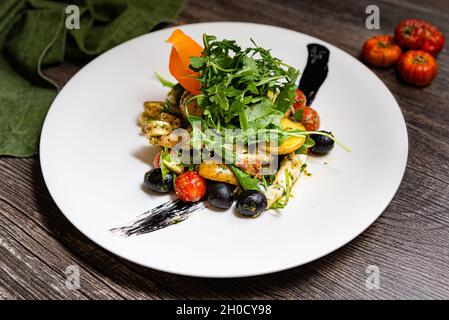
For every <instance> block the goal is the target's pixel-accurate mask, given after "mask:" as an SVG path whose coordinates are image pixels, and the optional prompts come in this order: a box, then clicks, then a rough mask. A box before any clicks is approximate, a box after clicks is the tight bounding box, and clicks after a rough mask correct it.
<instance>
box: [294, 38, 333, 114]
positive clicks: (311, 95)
mask: <svg viewBox="0 0 449 320" xmlns="http://www.w3.org/2000/svg"><path fill="white" fill-rule="evenodd" d="M307 50H309V55H308V57H307V65H306V67H305V68H304V72H303V73H302V76H301V81H300V82H299V86H298V88H299V89H301V91H302V92H304V94H305V96H306V98H307V105H308V106H310V105H312V102H313V100H314V99H315V95H316V93H317V92H318V89H320V87H321V85H322V84H323V82H324V80H326V77H327V74H328V72H329V69H328V66H327V64H328V62H329V55H330V52H329V49H327V48H326V47H325V46H322V45H320V44H317V43H311V44H308V45H307Z"/></svg>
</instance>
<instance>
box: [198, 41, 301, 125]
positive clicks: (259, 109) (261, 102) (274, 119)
mask: <svg viewBox="0 0 449 320" xmlns="http://www.w3.org/2000/svg"><path fill="white" fill-rule="evenodd" d="M203 42H204V48H205V49H204V51H203V55H202V56H201V57H191V58H190V68H191V69H192V70H194V71H197V72H199V77H198V80H199V81H200V83H201V88H202V89H201V91H202V93H201V95H200V96H201V97H198V96H197V97H198V100H197V101H198V103H199V105H200V106H201V108H202V109H203V110H204V115H205V120H206V123H207V125H208V126H209V127H211V128H214V129H217V130H219V131H220V130H221V129H223V128H236V127H237V128H240V129H242V130H243V131H246V130H249V129H255V130H257V129H265V128H279V122H280V119H281V117H282V115H283V114H284V113H285V112H286V111H287V110H288V108H290V106H291V105H292V104H293V102H294V91H295V88H296V80H297V79H298V75H299V71H298V70H296V69H294V68H292V67H290V66H288V65H286V64H285V63H283V62H282V61H281V60H279V59H278V58H275V57H273V56H272V55H271V53H270V51H269V50H266V49H264V48H261V47H259V46H257V45H256V44H255V43H254V41H253V44H254V46H253V47H250V48H247V49H242V48H241V47H240V46H238V45H237V44H236V42H235V41H233V40H221V41H219V40H217V39H216V37H214V36H211V35H206V34H205V35H203ZM269 96H272V97H273V98H272V99H270V98H269ZM199 98H200V99H199Z"/></svg>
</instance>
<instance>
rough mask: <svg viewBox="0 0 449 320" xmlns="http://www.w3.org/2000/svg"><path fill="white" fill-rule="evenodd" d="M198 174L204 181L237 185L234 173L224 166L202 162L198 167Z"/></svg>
mask: <svg viewBox="0 0 449 320" xmlns="http://www.w3.org/2000/svg"><path fill="white" fill-rule="evenodd" d="M198 174H199V175H200V176H202V177H203V178H205V179H209V180H214V181H220V182H225V183H229V184H233V185H235V186H238V185H239V182H238V180H237V177H236V176H235V174H234V172H233V171H232V170H231V168H229V167H228V166H227V165H225V164H221V163H215V162H203V163H201V164H200V165H199V167H198Z"/></svg>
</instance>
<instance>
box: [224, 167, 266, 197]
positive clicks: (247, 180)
mask: <svg viewBox="0 0 449 320" xmlns="http://www.w3.org/2000/svg"><path fill="white" fill-rule="evenodd" d="M230 168H231V169H232V171H234V173H235V175H236V177H237V180H238V181H239V183H240V185H241V186H242V188H243V189H245V190H256V191H260V188H259V182H260V181H259V180H258V179H256V178H253V177H251V176H250V175H249V174H248V173H246V172H245V171H242V170H240V169H239V168H237V167H236V166H233V165H230Z"/></svg>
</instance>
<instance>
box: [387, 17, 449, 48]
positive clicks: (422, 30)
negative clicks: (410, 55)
mask: <svg viewBox="0 0 449 320" xmlns="http://www.w3.org/2000/svg"><path fill="white" fill-rule="evenodd" d="M395 38H396V41H397V42H398V43H399V45H400V46H402V47H404V48H407V49H413V50H418V49H419V50H424V51H426V52H429V53H430V54H432V55H434V56H436V55H437V54H438V53H439V52H440V51H441V49H442V48H443V46H444V41H445V39H444V35H443V33H442V32H441V31H440V30H439V29H438V28H437V27H435V26H434V25H432V24H430V23H428V22H426V21H423V20H419V19H405V20H402V21H401V22H400V23H399V25H398V26H397V27H396V31H395Z"/></svg>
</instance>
